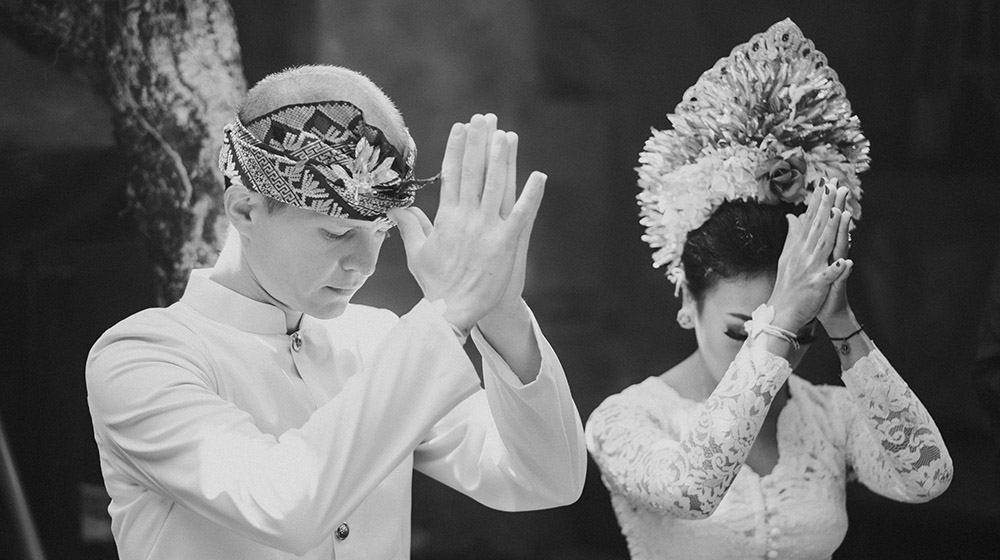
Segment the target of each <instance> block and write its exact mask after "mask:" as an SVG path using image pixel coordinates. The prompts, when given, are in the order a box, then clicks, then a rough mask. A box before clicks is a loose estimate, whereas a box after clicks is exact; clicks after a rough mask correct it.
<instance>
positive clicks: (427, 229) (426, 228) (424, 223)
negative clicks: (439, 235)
mask: <svg viewBox="0 0 1000 560" xmlns="http://www.w3.org/2000/svg"><path fill="white" fill-rule="evenodd" d="M407 210H408V211H409V212H410V213H411V214H413V215H414V216H416V217H417V220H418V221H419V222H420V230H421V231H423V232H424V237H430V235H431V234H432V233H434V224H432V223H431V219H430V218H428V217H427V214H424V211H423V210H421V209H420V208H417V207H416V206H410V207H409V208H407Z"/></svg>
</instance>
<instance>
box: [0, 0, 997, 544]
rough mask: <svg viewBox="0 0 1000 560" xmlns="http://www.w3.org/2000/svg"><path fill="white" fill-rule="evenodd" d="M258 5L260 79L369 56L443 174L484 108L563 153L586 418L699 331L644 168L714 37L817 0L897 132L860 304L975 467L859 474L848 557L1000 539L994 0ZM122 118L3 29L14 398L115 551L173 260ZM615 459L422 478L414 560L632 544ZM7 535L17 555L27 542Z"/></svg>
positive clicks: (568, 275) (853, 76)
mask: <svg viewBox="0 0 1000 560" xmlns="http://www.w3.org/2000/svg"><path fill="white" fill-rule="evenodd" d="M232 4H233V7H234V10H235V13H236V19H237V24H238V28H239V36H240V42H241V46H242V49H243V60H244V66H245V71H246V76H247V79H248V81H249V82H250V83H253V82H255V81H256V80H258V79H260V78H261V77H263V76H264V75H266V74H267V73H269V72H273V71H277V70H280V69H282V68H284V67H287V66H289V65H293V64H299V63H307V62H320V63H331V64H339V65H344V66H348V67H352V68H354V69H357V70H360V71H362V72H364V73H365V74H367V75H368V76H370V77H371V78H372V79H373V80H374V81H375V82H376V83H378V84H380V85H381V86H382V87H383V88H384V89H385V90H386V92H387V93H388V94H389V95H390V96H391V97H392V98H393V99H394V100H395V101H396V103H397V105H398V106H399V107H400V109H401V110H402V112H403V115H404V116H405V117H406V119H407V123H408V124H409V126H410V129H411V132H412V134H413V136H414V138H415V139H416V141H417V144H418V146H419V147H420V154H421V155H420V157H419V159H418V169H417V170H418V175H421V176H426V175H431V174H433V173H435V172H436V171H437V166H438V165H439V162H440V159H441V155H442V153H443V148H444V140H445V138H446V135H447V131H448V129H449V127H450V125H451V123H452V122H455V121H459V120H463V121H464V120H467V119H468V117H469V116H471V114H472V113H474V112H477V111H481V112H485V111H493V112H495V113H497V114H498V115H499V117H500V123H501V126H502V127H503V128H507V129H511V130H516V131H518V133H519V134H520V137H521V141H520V158H519V159H520V174H521V175H522V176H524V177H526V176H527V174H528V172H530V171H531V170H532V169H539V170H542V171H545V172H546V173H547V174H548V175H549V183H548V189H547V192H546V199H545V202H544V204H543V208H542V211H541V214H540V216H539V219H538V224H537V225H536V227H535V233H534V236H533V239H532V253H531V262H530V264H529V266H530V271H529V278H528V287H527V294H526V298H527V299H528V301H529V303H530V304H531V305H532V307H533V308H534V309H535V311H536V314H537V316H538V318H539V320H540V322H541V324H542V326H543V328H544V329H545V331H546V333H547V334H548V335H549V338H550V340H551V342H552V344H553V346H554V347H555V348H556V351H557V352H558V353H559V354H560V356H561V357H562V359H563V362H564V366H565V368H566V371H567V375H568V376H569V380H570V384H571V386H572V388H573V391H574V395H575V397H576V401H577V404H578V406H579V408H580V414H581V416H582V417H583V418H584V419H586V418H587V416H588V415H589V414H590V412H591V411H592V410H593V409H594V408H595V407H596V406H597V405H598V404H599V403H600V402H601V400H602V399H603V398H605V397H606V396H607V395H609V394H611V393H614V392H617V391H620V390H621V389H622V388H624V387H626V386H628V385H630V384H632V383H635V382H638V381H640V380H642V379H644V378H645V377H647V376H649V375H655V374H658V373H661V372H662V371H664V370H665V369H667V368H668V367H669V366H671V365H673V364H674V363H676V362H678V361H679V360H681V359H682V358H683V357H685V356H686V355H687V354H688V353H690V352H691V351H692V350H693V349H694V340H693V337H692V336H691V335H690V333H687V332H685V331H682V330H681V329H680V328H679V327H677V326H676V323H675V322H674V315H675V313H676V311H677V303H676V302H675V300H674V299H673V297H672V294H671V292H672V286H671V285H669V283H668V282H667V281H666V279H665V278H664V277H663V276H662V272H660V271H655V270H653V269H652V267H651V266H650V262H651V261H650V257H649V254H650V252H649V250H648V248H647V247H646V245H645V244H644V243H642V242H641V241H640V240H639V235H640V234H641V228H640V227H639V225H638V223H637V212H636V207H635V201H634V197H635V194H636V191H637V188H636V186H635V173H634V171H633V168H634V167H635V166H636V165H637V161H636V159H637V155H638V152H639V150H640V149H641V147H642V144H643V142H644V141H645V139H646V138H647V136H648V135H649V127H650V126H655V127H658V128H665V127H666V126H667V121H666V118H665V115H666V113H668V112H670V111H671V110H672V109H673V107H674V106H675V105H676V104H677V102H678V101H679V100H680V98H681V95H682V93H683V91H684V90H685V89H686V88H687V87H688V86H690V85H691V84H693V83H694V82H695V80H696V79H697V78H698V76H699V75H700V74H701V72H702V71H704V70H706V69H708V68H709V67H710V66H711V65H712V64H713V63H714V62H715V60H716V59H718V58H720V57H722V56H725V55H727V54H728V53H729V51H730V49H732V47H734V46H735V45H737V44H739V43H742V42H744V41H746V40H747V39H749V37H750V36H751V35H753V34H754V33H757V32H760V31H763V30H765V29H766V28H767V27H768V26H770V25H771V24H773V23H774V22H776V21H778V20H780V19H783V18H784V17H791V18H792V19H793V20H794V21H795V22H796V23H797V24H798V25H799V26H800V27H801V28H802V30H803V31H804V32H805V34H806V35H807V36H808V37H810V38H811V39H812V40H813V41H814V42H815V44H816V46H817V48H818V49H819V50H821V51H823V52H824V53H825V54H826V55H827V57H828V59H829V62H830V65H831V66H832V67H833V68H835V69H836V70H837V72H838V73H839V75H840V78H841V81H842V82H843V83H844V84H845V86H846V88H847V92H848V96H849V98H850V99H851V101H852V104H853V107H854V111H855V112H856V113H857V114H858V115H859V116H860V118H861V122H862V125H863V127H864V130H865V132H866V135H867V136H868V137H869V139H870V140H871V143H872V159H873V164H872V170H871V171H870V172H868V173H867V174H865V175H864V176H863V186H864V189H865V197H864V199H863V202H862V204H863V207H864V218H863V221H862V223H861V224H860V227H859V229H858V230H857V231H856V232H855V234H854V250H853V256H854V258H855V260H856V263H857V264H856V271H855V273H854V276H852V279H851V286H850V294H851V299H852V303H853V305H854V307H855V309H856V311H857V313H858V315H859V316H860V317H861V319H862V321H863V322H864V323H865V324H866V328H867V330H868V332H869V333H871V335H872V336H873V338H874V339H875V340H876V341H877V343H878V345H879V347H880V348H881V349H882V350H883V352H884V353H885V354H886V355H887V356H888V357H889V359H890V360H891V361H892V362H893V364H894V365H895V366H896V368H897V369H898V370H899V371H900V373H901V374H902V375H903V377H904V378H905V379H906V380H907V381H908V382H909V383H910V385H911V387H912V388H913V389H914V390H915V391H916V393H917V394H918V395H919V396H920V397H921V399H922V400H923V402H924V403H925V404H926V405H927V407H928V408H929V409H930V411H931V413H932V415H933V416H934V418H935V419H936V421H937V423H938V425H939V427H940V428H941V431H942V432H943V433H944V436H945V439H946V441H947V443H948V447H949V450H950V451H951V454H952V457H953V459H954V462H955V479H954V482H953V483H952V486H951V488H950V489H949V491H948V492H946V493H945V494H944V495H943V496H941V497H940V498H938V499H937V500H935V501H933V502H930V503H928V504H921V505H905V504H897V503H894V502H891V501H888V500H886V499H883V498H880V497H877V496H875V495H874V494H872V493H870V492H868V491H867V490H866V489H864V488H862V487H860V486H858V485H852V486H851V488H850V489H849V494H848V499H849V501H848V509H849V514H850V519H851V528H850V531H849V532H848V535H847V539H846V540H845V542H844V544H843V545H842V547H841V549H840V550H839V551H838V552H837V554H836V556H835V558H838V559H840V558H907V559H914V558H986V557H996V556H995V555H996V551H997V550H998V549H1000V548H998V547H1000V536H998V535H1000V463H998V461H997V450H996V448H995V447H994V446H993V444H992V443H991V440H990V436H989V431H988V424H987V421H986V415H985V412H984V410H983V409H982V407H981V406H980V404H979V400H978V399H977V395H976V393H975V391H974V390H973V388H972V384H971V381H970V368H971V362H972V357H973V355H974V350H975V332H976V328H977V325H978V323H979V321H980V318H981V314H982V309H983V306H984V298H985V295H986V291H987V290H986V288H987V281H988V278H989V274H990V270H991V268H992V267H993V266H994V263H996V261H997V253H998V243H997V241H1000V188H998V187H1000V185H998V172H997V164H998V162H1000V139H998V137H1000V132H998V131H1000V8H998V7H997V5H996V3H995V2H992V1H989V0H981V1H972V0H967V1H952V2H944V1H942V2H871V1H865V0H851V1H844V2H823V3H821V2H805V1H746V0H744V1H736V0H731V1H722V0H717V1H704V0H675V1H671V2H664V1H662V0H659V1H654V0H641V1H640V0H635V1H630V2H613V1H597V0H555V1H554V0H514V1H510V2H490V1H489V0H468V1H457V0H455V1H426V2H407V1H405V0H397V1H391V2H366V1H361V0H350V1H338V2H327V1H325V0H309V1H305V0H303V1H298V2H294V3H291V2H289V3H277V2H267V1H264V0H233V2H232ZM883 4H888V6H886V5H883ZM109 119H110V111H109V109H108V108H107V107H106V106H105V105H104V103H103V102H102V101H101V99H100V98H99V97H98V96H97V95H95V94H94V93H92V92H91V91H90V90H89V89H88V86H86V85H85V84H83V83H81V82H79V81H76V80H74V79H73V78H72V77H69V76H66V75H64V74H61V73H60V72H59V71H58V70H57V69H56V64H55V61H53V60H42V59H36V58H32V57H30V56H28V55H26V54H25V53H23V52H22V51H20V50H19V49H18V48H17V47H16V46H14V45H13V44H12V43H10V42H9V41H6V40H0V282H2V287H3V291H2V296H0V340H2V342H0V418H2V420H3V424H4V428H5V430H6V432H7V436H8V438H9V440H10V442H11V445H12V446H13V449H14V453H15V459H16V461H17V466H18V469H19V470H20V473H21V477H22V479H23V482H24V485H25V488H26V492H27V497H28V500H29V503H30V505H31V508H32V512H33V516H34V519H35V522H36V523H37V524H38V527H39V531H40V533H41V537H42V540H43V543H44V546H45V548H46V552H47V553H48V556H49V557H50V558H94V559H98V558H100V559H104V558H114V547H113V545H112V544H110V543H109V542H108V541H107V535H108V533H107V527H106V523H107V521H106V519H105V518H106V512H105V506H106V496H104V495H103V494H102V492H103V487H102V486H101V478H100V470H99V465H98V460H97V451H96V447H95V445H94V442H93V435H92V431H91V425H90V418H89V415H88V413H87V408H86V401H85V389H84V382H83V364H84V359H85V357H86V353H87V351H88V350H89V347H90V345H91V344H92V343H93V342H94V340H96V339H97V337H98V336H99V335H100V333H101V332H103V331H104V330H105V329H106V328H108V327H109V326H111V325H112V324H114V323H115V322H116V321H118V320H120V319H122V318H123V317H125V316H127V315H128V314H130V313H132V312H134V311H137V310H139V309H141V308H144V307H148V306H150V305H153V304H154V297H153V280H152V272H151V269H150V263H149V260H148V257H147V256H146V255H145V254H144V252H143V248H142V247H143V245H142V243H141V241H140V240H139V239H137V234H136V233H135V229H134V226H133V225H132V224H131V223H130V222H129V220H128V218H127V217H126V216H123V215H122V210H123V208H124V202H125V198H124V189H123V184H124V176H125V173H126V162H124V161H123V160H122V158H121V156H119V155H118V154H117V152H116V150H115V146H114V141H113V138H112V131H111V125H110V120H109ZM436 202H437V200H436V192H434V191H433V190H431V191H427V192H425V193H422V195H421V197H420V198H419V199H418V205H419V206H421V207H423V208H424V209H425V210H427V211H428V212H429V213H432V212H433V210H434V208H435V207H436ZM418 298H419V290H418V289H417V286H416V285H415V283H414V282H413V281H412V280H411V279H410V277H409V275H408V273H407V272H406V267H405V262H404V258H403V253H402V246H401V243H400V241H399V238H398V236H395V237H394V238H392V239H391V240H390V241H389V242H388V243H387V245H386V247H385V248H384V249H383V256H382V260H381V261H380V266H379V272H378V273H376V275H375V276H374V277H373V278H372V279H371V280H370V281H369V284H368V285H367V286H366V288H365V290H364V291H363V292H362V293H361V294H359V296H358V300H359V301H361V302H365V303H372V302H376V303H378V304H380V305H382V306H386V307H389V308H391V309H393V310H394V311H397V312H405V311H406V310H407V309H408V308H409V307H410V306H411V305H412V304H413V303H415V302H416V300H417V299H418ZM837 371H838V366H837V360H836V357H835V355H834V353H833V351H832V349H831V347H830V346H829V344H827V343H823V342H821V343H818V344H816V345H815V348H814V349H813V350H812V352H810V354H809V356H808V357H807V359H806V361H805V362H804V363H803V365H802V366H801V367H800V371H799V373H800V374H801V375H803V376H805V377H807V378H809V379H811V380H813V381H816V382H826V383H837V382H838V378H837ZM591 467H592V468H591V469H590V471H589V475H588V481H587V486H586V488H585V490H584V494H583V497H582V498H581V500H580V501H579V502H578V503H576V504H574V505H572V506H569V507H565V508H560V509H557V510H552V511H546V512H535V513H521V514H505V513H498V512H494V511H490V510H487V509H485V508H483V507H481V506H479V505H477V504H475V503H474V502H472V501H471V500H469V499H468V498H465V497H463V496H461V495H459V494H457V493H455V492H453V491H451V490H449V489H446V488H444V487H442V486H440V485H437V484H436V483H433V482H431V481H428V480H427V479H425V478H422V477H421V476H419V475H418V476H417V480H416V481H415V485H416V488H415V496H414V506H413V508H414V510H413V519H414V531H413V543H414V549H413V552H414V558H415V559H417V560H419V559H422V558H427V559H431V558H434V559H440V558H444V559H447V558H496V559H536V558H556V559H559V558H585V559H587V558H594V559H613V558H626V557H627V553H626V551H625V547H624V541H623V539H622V537H621V536H620V534H619V532H618V527H617V524H616V523H615V520H614V516H613V513H612V511H611V508H610V503H609V500H608V496H607V493H606V491H605V489H604V487H603V486H602V484H601V482H600V480H599V476H598V475H597V471H596V469H595V468H593V465H591ZM4 513H5V514H6V512H4ZM7 522H8V519H7V517H4V518H3V519H2V523H3V524H2V525H0V527H9V525H8V524H7ZM2 532H3V533H4V534H7V531H6V529H3V531H2ZM9 541H10V539H9V538H7V537H3V538H0V546H2V547H3V548H0V556H2V555H4V554H6V555H7V556H9V557H13V556H12V555H13V552H11V551H12V550H13V547H12V545H11V543H10V542H9Z"/></svg>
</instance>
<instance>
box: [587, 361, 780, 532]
mask: <svg viewBox="0 0 1000 560" xmlns="http://www.w3.org/2000/svg"><path fill="white" fill-rule="evenodd" d="M790 373H791V369H790V368H789V366H788V362H787V361H786V360H785V359H784V358H781V357H778V356H775V355H773V354H770V353H768V352H764V351H761V350H752V349H751V348H750V346H749V345H748V344H744V346H743V348H742V349H741V350H740V352H739V354H737V356H736V359H735V360H734V361H733V363H732V364H731V365H730V366H729V370H728V371H727V372H726V375H725V376H724V377H723V378H722V381H721V382H720V383H719V385H718V387H716V389H715V391H713V392H712V395H711V396H710V397H709V398H708V400H707V401H705V404H704V407H702V408H700V411H699V412H698V415H697V417H695V418H693V422H691V423H690V424H689V425H688V426H689V427H687V428H684V429H680V430H671V431H668V430H667V429H665V426H664V422H662V421H661V420H660V419H659V418H658V417H657V416H658V415H657V408H658V407H664V406H666V405H667V404H668V403H663V402H650V399H649V398H648V397H645V402H644V395H643V391H642V388H641V387H632V388H631V389H628V390H626V391H624V392H622V393H620V394H618V395H614V396H612V397H610V398H608V399H607V400H606V401H604V403H603V404H602V405H601V406H600V407H598V408H597V410H595V411H594V413H593V414H592V415H591V417H590V419H589V421H588V422H587V447H588V448H589V449H590V452H591V454H592V455H593V457H594V460H595V461H596V462H597V464H598V466H599V467H600V468H601V472H602V475H603V480H604V483H605V485H607V486H608V489H609V490H610V491H611V492H612V493H616V494H621V495H623V496H625V497H626V498H627V499H628V500H629V501H630V502H632V503H635V504H640V505H642V506H644V507H646V508H649V509H652V510H655V511H659V512H665V513H669V514H670V515H673V516H675V517H679V518H682V519H702V518H705V517H708V516H709V515H711V514H712V513H713V512H714V511H715V508H716V507H718V505H719V503H720V502H721V501H722V498H723V497H724V496H725V494H726V491H728V490H729V486H730V484H731V483H732V482H733V479H734V478H736V475H737V474H738V473H739V470H740V467H741V466H742V465H743V462H744V461H745V460H746V457H747V454H748V453H749V452H750V448H751V447H752V446H753V442H754V440H755V439H756V437H757V433H758V432H759V431H760V426H761V423H762V422H763V420H764V417H765V416H766V415H767V410H768V408H769V406H770V404H771V401H772V400H773V398H774V395H775V394H776V393H777V391H778V390H779V389H780V388H781V386H782V384H783V383H784V382H785V380H786V379H787V378H788V375H789V374H790ZM660 410H661V411H662V409H660ZM661 414H662V413H661Z"/></svg>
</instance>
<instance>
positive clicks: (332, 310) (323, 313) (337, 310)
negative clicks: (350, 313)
mask: <svg viewBox="0 0 1000 560" xmlns="http://www.w3.org/2000/svg"><path fill="white" fill-rule="evenodd" d="M348 303H350V300H349V299H344V300H343V301H338V302H334V303H326V304H324V305H317V306H314V307H313V309H311V310H309V311H307V312H306V314H307V315H311V316H313V317H315V318H317V319H336V318H337V317H340V316H341V315H343V314H344V311H346V310H347V304H348Z"/></svg>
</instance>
